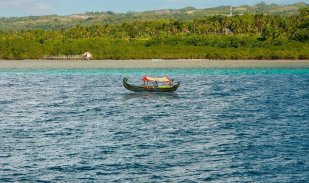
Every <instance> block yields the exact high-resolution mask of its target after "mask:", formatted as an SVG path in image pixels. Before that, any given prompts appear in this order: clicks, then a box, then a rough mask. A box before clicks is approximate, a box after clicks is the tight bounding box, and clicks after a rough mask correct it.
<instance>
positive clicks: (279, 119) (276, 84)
mask: <svg viewBox="0 0 309 183" xmlns="http://www.w3.org/2000/svg"><path fill="white" fill-rule="evenodd" d="M144 74H148V75H150V76H164V75H169V76H171V77H173V78H174V80H175V81H180V82H181V86H180V88H179V89H178V90H177V92H175V93H170V94H164V93H133V92H130V91H127V90H125V88H124V87H123V86H122V79H123V78H124V77H127V78H129V82H131V83H139V82H140V81H139V78H141V77H142V76H143V75H144ZM205 181H211V182H309V70H308V69H294V70H291V69H234V70H229V69H213V70H210V69H169V70H151V69H150V70H149V69H147V70H142V69H141V70H125V69H118V70H0V182H205Z"/></svg>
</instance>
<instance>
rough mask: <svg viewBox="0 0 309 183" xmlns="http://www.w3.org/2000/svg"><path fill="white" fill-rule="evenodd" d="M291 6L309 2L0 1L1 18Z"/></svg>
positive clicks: (222, 0) (183, 0) (258, 0)
mask: <svg viewBox="0 0 309 183" xmlns="http://www.w3.org/2000/svg"><path fill="white" fill-rule="evenodd" d="M261 1H263V2H266V3H267V4H270V3H276V4H291V3H296V2H305V3H307V4H309V0H0V17H15V16H18V17H20V16H31V15H33V16H36V15H51V14H57V15H70V14H78V13H85V12H91V11H99V12H101V11H113V12H128V11H137V12H141V11H147V10H158V9H179V8H183V7H187V6H193V7H195V8H209V7H216V6H220V5H232V6H238V5H244V4H246V5H253V4H257V3H259V2H261Z"/></svg>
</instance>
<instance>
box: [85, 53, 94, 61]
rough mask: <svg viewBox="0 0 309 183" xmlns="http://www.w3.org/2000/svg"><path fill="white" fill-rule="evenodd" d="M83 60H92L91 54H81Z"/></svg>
mask: <svg viewBox="0 0 309 183" xmlns="http://www.w3.org/2000/svg"><path fill="white" fill-rule="evenodd" d="M83 58H84V59H85V60H90V59H92V55H91V53H89V52H86V53H84V54H83Z"/></svg>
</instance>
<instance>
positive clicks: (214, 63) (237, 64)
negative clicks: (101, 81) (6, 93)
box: [0, 59, 309, 69]
mask: <svg viewBox="0 0 309 183" xmlns="http://www.w3.org/2000/svg"><path fill="white" fill-rule="evenodd" d="M144 68H147V69H149V68H153V69H165V68H166V69H169V68H175V69H181V68H219V69H220V68H294V69H309V60H208V59H192V60H161V59H152V60H89V61H87V60H0V69H144Z"/></svg>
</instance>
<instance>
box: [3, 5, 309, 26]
mask: <svg viewBox="0 0 309 183" xmlns="http://www.w3.org/2000/svg"><path fill="white" fill-rule="evenodd" d="M308 6H309V5H308V4H306V3H295V4H290V5H278V4H269V5H267V4H265V3H259V4H256V5H254V6H247V5H243V6H238V7H233V8H232V9H233V11H232V12H233V15H243V14H257V13H263V14H271V15H283V16H291V15H295V14H297V12H298V9H299V8H302V7H308ZM230 9H231V7H230V6H219V7H215V8H206V9H196V8H194V7H186V8H182V9H178V10H172V9H164V10H155V11H145V12H128V13H114V12H111V11H108V12H87V13H84V14H74V15H68V16H58V15H48V16H30V17H10V18H4V17H3V18H0V31H7V30H29V29H45V30H48V29H63V28H69V27H73V26H75V25H82V26H91V25H96V24H107V23H111V24H118V23H124V22H132V21H143V20H145V21H146V20H155V19H163V18H168V19H177V20H181V21H185V20H191V19H194V18H200V17H205V16H213V15H224V16H229V15H230Z"/></svg>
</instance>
